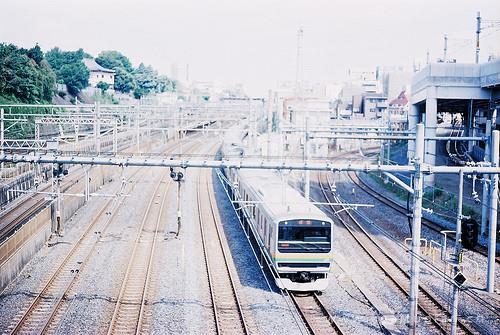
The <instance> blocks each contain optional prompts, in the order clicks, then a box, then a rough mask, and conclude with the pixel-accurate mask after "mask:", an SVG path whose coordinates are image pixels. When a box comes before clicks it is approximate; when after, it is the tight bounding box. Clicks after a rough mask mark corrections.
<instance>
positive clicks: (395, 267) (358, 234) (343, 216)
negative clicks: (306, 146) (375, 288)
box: [318, 174, 480, 334]
mask: <svg viewBox="0 0 500 335" xmlns="http://www.w3.org/2000/svg"><path fill="white" fill-rule="evenodd" d="M318 184H319V186H320V189H321V192H322V194H323V196H324V197H325V199H326V200H329V196H328V194H327V192H326V189H325V187H324V185H323V180H322V179H321V175H320V174H318ZM327 189H328V188H327ZM334 199H335V201H338V200H339V199H336V197H334ZM329 207H330V208H329V212H330V214H331V215H332V216H336V217H337V218H338V219H339V221H340V222H341V223H342V225H343V226H344V227H345V228H346V229H347V231H348V232H349V233H350V235H351V236H352V237H353V238H354V239H355V240H356V242H357V243H358V244H359V245H360V246H361V248H362V249H363V250H364V251H365V252H366V254H367V255H368V256H369V257H370V258H371V259H372V260H373V261H374V263H375V264H376V265H377V266H378V268H379V269H381V270H382V271H383V272H384V274H385V275H386V276H387V277H388V278H389V279H390V280H391V281H392V282H393V283H394V284H395V285H396V287H397V288H398V289H399V290H400V291H401V292H402V293H403V294H405V296H408V295H409V278H410V275H409V274H408V273H407V272H406V271H405V270H404V269H403V268H402V267H401V266H400V265H399V264H398V263H397V262H396V261H395V260H394V258H393V257H392V256H390V255H389V254H388V253H387V252H385V251H384V248H383V247H382V246H381V245H380V244H379V243H377V242H376V241H375V240H374V239H373V238H372V237H371V236H370V235H369V234H368V233H367V232H366V230H365V229H364V228H363V227H362V226H361V224H359V222H358V221H357V220H356V219H355V218H354V217H353V216H352V214H351V213H349V212H348V211H342V212H340V213H339V214H338V215H335V214H333V213H335V212H336V211H337V209H338V208H336V207H343V206H332V205H330V206H329ZM332 211H333V212H332ZM348 222H350V223H351V224H352V225H350V224H349V223H348ZM362 238H364V239H365V242H363V241H362ZM367 241H369V242H367ZM419 296H420V300H419V303H418V308H419V310H420V311H422V312H423V313H424V314H425V315H426V316H427V317H429V319H430V320H431V322H432V323H433V324H434V325H435V326H436V328H437V329H438V330H439V331H440V332H442V333H443V334H446V333H447V323H448V320H449V318H450V314H449V312H448V310H447V309H446V307H445V306H444V305H443V304H442V303H440V302H439V301H438V300H437V299H436V298H434V296H433V295H432V294H431V293H430V292H429V291H428V290H427V289H425V288H424V287H423V285H420V286H419ZM465 322H467V321H466V320H463V319H459V320H458V327H459V331H460V333H461V334H480V332H478V331H476V330H475V329H474V328H472V327H471V325H470V324H469V322H467V323H468V324H467V325H466V324H465Z"/></svg>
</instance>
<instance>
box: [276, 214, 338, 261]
mask: <svg viewBox="0 0 500 335" xmlns="http://www.w3.org/2000/svg"><path fill="white" fill-rule="evenodd" d="M278 250H279V251H280V252H316V253H324V252H330V250H331V224H330V223H329V222H324V221H318V220H289V221H282V222H280V223H279V227H278Z"/></svg>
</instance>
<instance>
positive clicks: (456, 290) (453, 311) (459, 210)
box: [451, 170, 464, 335]
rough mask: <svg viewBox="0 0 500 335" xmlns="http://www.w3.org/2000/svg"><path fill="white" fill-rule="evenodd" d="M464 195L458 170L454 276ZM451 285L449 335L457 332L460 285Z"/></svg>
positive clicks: (462, 182) (460, 250) (457, 260)
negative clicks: (451, 299)
mask: <svg viewBox="0 0 500 335" xmlns="http://www.w3.org/2000/svg"><path fill="white" fill-rule="evenodd" d="M463 196H464V172H463V170H460V174H459V181H458V207H457V228H456V236H455V256H454V264H453V273H454V276H456V275H458V274H459V273H460V269H459V266H460V253H461V252H462V201H463ZM452 285H453V305H452V308H451V335H456V334H457V320H458V295H459V293H460V287H458V285H456V284H455V283H453V284H452Z"/></svg>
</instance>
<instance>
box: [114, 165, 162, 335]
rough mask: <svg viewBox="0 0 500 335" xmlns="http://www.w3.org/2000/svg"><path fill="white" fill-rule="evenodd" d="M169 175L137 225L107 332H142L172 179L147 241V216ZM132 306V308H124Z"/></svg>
mask: <svg viewBox="0 0 500 335" xmlns="http://www.w3.org/2000/svg"><path fill="white" fill-rule="evenodd" d="M166 176H167V173H166V171H165V172H164V173H163V175H162V176H161V178H160V182H159V183H157V184H156V187H155V190H154V192H153V195H152V196H151V199H150V200H149V203H148V205H147V208H146V211H145V212H144V214H143V218H142V221H141V225H140V226H139V228H138V234H137V237H136V239H135V241H134V248H133V249H132V253H131V256H130V258H129V261H128V265H127V269H126V271H125V277H124V279H123V281H122V285H121V287H120V293H119V294H118V298H117V299H116V305H115V309H114V312H113V316H112V318H111V322H110V324H109V327H108V332H107V334H108V335H109V334H115V333H116V334H122V333H125V332H131V333H133V334H139V333H140V331H141V321H142V316H143V310H144V304H145V297H146V290H147V287H148V283H149V278H150V273H151V269H152V261H153V257H154V249H155V245H156V240H157V236H158V230H159V226H160V222H161V216H162V214H163V208H164V205H165V199H166V198H167V193H168V190H169V188H170V185H171V183H172V182H171V181H170V180H168V179H167V181H165V183H166V185H167V186H166V187H165V189H164V190H163V192H162V194H163V196H162V200H161V205H160V207H159V209H158V214H157V215H156V220H154V227H153V229H154V233H153V237H152V239H151V240H148V239H147V238H146V235H147V233H148V230H147V229H145V227H146V226H147V224H148V223H149V222H150V221H149V220H148V217H149V215H150V214H151V213H152V210H151V209H152V207H153V204H154V201H155V199H156V197H157V196H158V195H157V193H158V191H159V189H160V186H161V185H162V184H163V183H164V181H163V180H164V179H165V177H166ZM145 242H146V243H145ZM144 244H147V245H144ZM141 247H142V249H143V250H144V252H146V253H147V256H146V255H144V254H143V253H141V250H139V249H140V248H141ZM142 256H146V258H143V257H142ZM142 270H145V272H142ZM138 284H140V285H138ZM137 290H140V292H138V291H137ZM137 295H139V296H140V298H138V299H137V298H136V296H137ZM131 306H132V307H133V308H129V309H126V308H125V307H131Z"/></svg>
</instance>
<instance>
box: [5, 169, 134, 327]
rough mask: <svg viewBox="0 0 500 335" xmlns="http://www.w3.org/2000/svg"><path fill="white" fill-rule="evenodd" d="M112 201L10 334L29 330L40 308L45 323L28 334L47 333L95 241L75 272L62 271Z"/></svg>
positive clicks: (98, 215) (75, 245)
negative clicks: (55, 290)
mask: <svg viewBox="0 0 500 335" xmlns="http://www.w3.org/2000/svg"><path fill="white" fill-rule="evenodd" d="M136 173H137V171H136V172H135V173H134V174H133V175H132V176H135V174H136ZM132 176H131V177H132ZM112 200H113V199H109V200H108V201H107V202H106V204H105V205H104V206H103V207H102V208H101V209H100V211H99V212H98V213H97V215H96V216H95V217H94V219H93V220H92V222H91V223H90V225H88V226H87V228H86V229H85V231H84V232H83V234H82V235H80V237H79V239H78V240H77V241H76V242H75V244H74V245H73V247H72V248H71V249H70V251H69V252H68V254H67V255H66V256H65V258H64V260H63V261H62V263H61V264H60V265H59V266H58V268H57V269H56V271H55V272H54V273H53V274H52V276H51V277H50V279H49V280H48V281H47V283H46V284H45V286H44V287H43V288H42V290H41V291H40V292H39V293H38V294H37V295H36V297H35V299H34V300H33V301H32V302H31V303H30V305H29V307H28V308H27V310H26V311H25V312H24V313H23V315H22V317H21V319H20V320H19V321H18V322H17V323H16V324H15V326H14V328H13V330H12V331H11V334H18V333H21V332H22V328H23V327H28V328H31V327H29V324H28V323H29V322H32V321H33V320H30V317H31V316H32V315H33V314H34V313H35V312H36V310H37V309H38V308H40V309H41V310H42V312H41V314H48V315H46V318H45V321H41V322H38V323H39V324H38V325H35V329H34V330H30V331H29V332H30V333H32V332H36V333H40V334H42V333H45V332H47V330H48V327H49V325H50V322H51V321H52V319H53V317H54V315H55V314H56V311H57V310H58V308H59V305H60V304H61V302H62V300H63V299H64V298H65V297H66V295H67V292H68V291H69V289H70V287H71V286H72V285H73V283H74V282H75V280H76V278H77V277H78V275H79V273H80V269H81V268H83V267H84V266H85V264H86V262H87V261H88V259H89V256H90V254H91V253H92V251H93V249H94V247H95V245H96V243H97V240H96V241H95V243H94V244H93V245H92V246H91V247H90V249H89V250H87V253H86V254H85V255H81V256H84V257H82V258H83V259H84V260H83V261H81V262H82V263H81V264H80V266H79V268H78V269H76V270H75V269H72V271H69V275H68V271H63V270H65V269H66V270H68V269H67V267H68V266H70V267H72V266H75V265H74V264H73V263H71V262H70V261H71V260H72V258H74V257H73V256H74V255H76V254H77V253H78V252H79V251H81V249H82V244H83V241H84V240H85V239H86V238H87V237H88V236H89V233H90V232H91V231H92V230H93V229H94V227H95V226H96V224H97V222H98V221H99V218H101V216H102V214H103V213H105V211H106V210H107V209H108V208H109V205H110V204H111V202H112ZM120 205H121V204H120ZM120 205H119V206H120ZM113 213H116V211H113ZM113 216H114V214H113ZM111 221H112V217H110V218H108V221H107V223H106V224H105V226H104V229H103V230H105V229H106V228H107V226H108V225H109V223H110V222H111ZM83 251H85V250H83ZM82 258H78V259H82ZM75 263H76V262H75ZM64 276H68V277H64ZM58 280H59V281H62V284H63V285H62V288H61V289H60V292H59V294H58V296H57V298H56V299H55V301H54V303H53V304H49V306H48V308H42V307H44V306H41V305H42V304H43V300H44V298H45V299H46V300H50V299H51V297H50V294H48V293H49V290H51V289H52V288H54V286H56V287H57V284H58V283H57V281H58ZM59 285H60V284H59ZM44 312H45V313H44ZM42 317H43V315H42Z"/></svg>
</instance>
